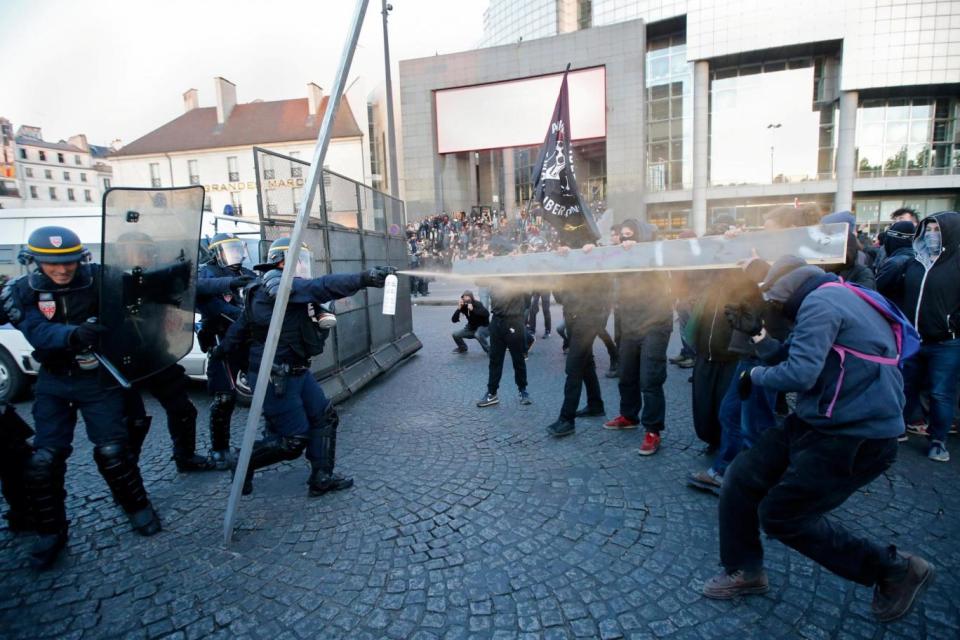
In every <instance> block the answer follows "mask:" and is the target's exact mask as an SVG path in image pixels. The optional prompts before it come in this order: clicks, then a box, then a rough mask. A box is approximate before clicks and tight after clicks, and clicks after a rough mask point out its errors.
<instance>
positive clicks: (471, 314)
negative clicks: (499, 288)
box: [451, 300, 490, 331]
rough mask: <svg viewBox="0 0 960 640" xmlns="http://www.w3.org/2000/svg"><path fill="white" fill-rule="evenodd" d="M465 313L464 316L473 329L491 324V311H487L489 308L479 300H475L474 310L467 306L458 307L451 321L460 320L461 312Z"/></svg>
mask: <svg viewBox="0 0 960 640" xmlns="http://www.w3.org/2000/svg"><path fill="white" fill-rule="evenodd" d="M461 313H463V317H464V318H466V319H467V327H469V328H470V330H471V331H476V330H477V329H479V328H480V327H485V326H487V325H488V324H490V312H489V311H487V308H486V307H485V306H483V304H482V303H481V302H480V301H479V300H474V301H473V311H470V310H468V309H467V308H466V307H457V310H456V311H454V312H453V317H452V318H451V321H453V322H460V314H461Z"/></svg>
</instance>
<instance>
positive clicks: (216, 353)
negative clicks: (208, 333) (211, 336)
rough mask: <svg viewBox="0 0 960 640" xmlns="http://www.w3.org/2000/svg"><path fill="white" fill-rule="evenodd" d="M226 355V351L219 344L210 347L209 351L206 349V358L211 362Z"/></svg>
mask: <svg viewBox="0 0 960 640" xmlns="http://www.w3.org/2000/svg"><path fill="white" fill-rule="evenodd" d="M226 356H227V354H226V352H225V351H224V350H223V347H221V346H220V345H219V344H218V345H216V346H214V347H213V348H212V349H210V351H207V358H209V359H210V361H211V362H216V361H217V360H223V359H224V358H225V357H226Z"/></svg>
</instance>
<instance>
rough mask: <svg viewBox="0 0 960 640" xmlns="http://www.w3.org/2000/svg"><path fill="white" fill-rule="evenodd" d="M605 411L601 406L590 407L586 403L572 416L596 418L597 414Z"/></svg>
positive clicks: (599, 414) (601, 414)
mask: <svg viewBox="0 0 960 640" xmlns="http://www.w3.org/2000/svg"><path fill="white" fill-rule="evenodd" d="M605 413H606V411H604V410H603V406H602V405H601V406H599V407H591V406H589V405H587V406H586V407H583V408H581V409H578V410H577V412H576V413H575V414H573V415H574V416H576V417H578V418H596V417H598V416H603V415H604V414H605Z"/></svg>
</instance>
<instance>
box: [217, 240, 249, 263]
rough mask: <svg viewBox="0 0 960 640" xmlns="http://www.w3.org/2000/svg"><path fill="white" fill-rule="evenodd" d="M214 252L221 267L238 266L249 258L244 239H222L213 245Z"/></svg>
mask: <svg viewBox="0 0 960 640" xmlns="http://www.w3.org/2000/svg"><path fill="white" fill-rule="evenodd" d="M213 252H214V255H215V256H216V257H217V262H218V263H219V264H220V266H221V267H238V266H240V265H241V264H243V261H244V260H246V259H247V245H246V244H245V243H244V242H243V240H237V239H230V240H221V241H220V242H218V243H216V244H215V245H214V246H213Z"/></svg>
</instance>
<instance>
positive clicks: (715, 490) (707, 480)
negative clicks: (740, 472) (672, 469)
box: [687, 469, 723, 496]
mask: <svg viewBox="0 0 960 640" xmlns="http://www.w3.org/2000/svg"><path fill="white" fill-rule="evenodd" d="M687 485H689V486H690V487H692V488H694V489H702V490H703V491H709V492H710V493H712V494H713V495H715V496H719V495H720V487H722V486H723V476H721V475H720V474H719V473H717V472H716V471H714V470H713V469H707V470H706V471H697V472H696V473H691V474H690V475H689V476H687Z"/></svg>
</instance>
